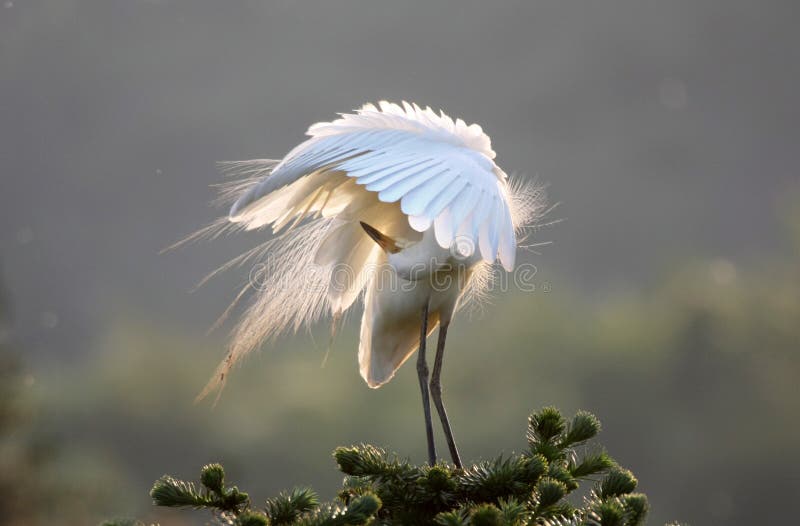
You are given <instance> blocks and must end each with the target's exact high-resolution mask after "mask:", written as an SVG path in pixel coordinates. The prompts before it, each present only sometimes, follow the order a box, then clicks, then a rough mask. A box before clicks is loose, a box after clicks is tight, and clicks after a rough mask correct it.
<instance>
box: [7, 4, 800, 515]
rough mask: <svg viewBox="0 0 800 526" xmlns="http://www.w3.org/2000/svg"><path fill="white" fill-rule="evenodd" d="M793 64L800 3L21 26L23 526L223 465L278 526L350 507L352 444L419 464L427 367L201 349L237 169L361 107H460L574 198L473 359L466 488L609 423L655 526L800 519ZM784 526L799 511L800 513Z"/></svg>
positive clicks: (303, 351)
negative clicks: (562, 433) (274, 507)
mask: <svg viewBox="0 0 800 526" xmlns="http://www.w3.org/2000/svg"><path fill="white" fill-rule="evenodd" d="M799 35H800V33H798V32H797V6H796V3H795V2H792V1H789V0H787V1H778V0H765V1H761V2H751V1H743V0H742V1H740V0H724V1H723V0H719V1H705V2H704V1H697V0H675V1H670V2H654V1H647V2H642V1H640V0H637V1H634V0H630V1H610V0H607V1H602V2H587V1H564V0H558V1H556V0H553V1H517V2H506V1H498V0H493V1H491V2H488V1H481V2H477V1H463V0H458V1H457V0H449V1H443V2H439V1H437V2H430V1H410V0H403V1H394V2H376V1H366V0H364V1H338V0H333V1H330V0H329V1H326V2H298V1H288V0H284V1H280V2H268V1H256V0H249V1H244V0H231V1H220V0H161V1H158V0H7V1H6V0H4V1H3V2H2V3H1V4H0V177H1V179H0V181H2V185H1V186H0V272H1V274H0V276H1V277H2V307H0V311H2V325H0V376H2V377H1V378H0V395H2V398H0V522H2V523H3V524H9V525H22V524H25V525H29V524H32V525H36V524H51V523H59V524H92V523H96V522H97V521H99V520H100V519H102V518H108V517H113V516H120V515H122V516H137V517H139V518H142V519H144V520H147V521H160V523H161V524H202V523H204V521H205V520H207V519H206V518H205V517H203V516H195V515H191V514H188V515H187V514H170V513H165V512H162V511H159V510H154V509H152V508H151V505H150V500H149V497H148V495H147V492H148V489H149V487H150V484H151V483H152V481H153V480H154V479H155V478H157V477H158V476H160V475H161V474H163V473H165V472H167V473H171V474H174V475H177V476H181V477H186V478H193V477H196V476H197V473H198V471H199V468H200V466H201V465H202V464H204V463H207V462H211V461H221V462H223V463H224V464H225V465H226V466H227V468H228V472H229V476H230V477H231V478H232V479H233V480H235V481H236V482H237V483H239V484H240V486H241V487H244V488H245V489H247V490H249V491H250V492H251V494H252V495H253V496H254V498H255V500H256V502H259V500H260V499H263V498H265V497H267V496H270V495H272V494H274V493H276V492H277V491H279V490H281V489H284V488H288V487H291V486H293V485H299V484H309V485H312V486H313V487H315V488H316V489H317V490H319V491H320V493H321V494H322V495H323V496H324V497H332V496H333V494H334V492H335V489H336V488H337V487H338V485H339V482H340V477H339V475H338V474H337V471H336V469H335V466H334V462H333V460H332V459H331V457H330V452H331V451H332V450H333V448H334V447H335V446H337V445H342V444H351V443H356V442H361V441H366V442H371V443H376V444H379V445H384V446H386V447H388V448H389V449H392V450H395V451H398V452H399V453H400V454H402V455H405V456H409V457H411V458H412V459H414V460H417V461H422V460H424V458H425V444H424V435H423V428H422V418H421V414H420V407H419V406H420V403H419V393H418V390H417V384H416V382H417V379H416V375H415V372H414V370H413V367H405V368H404V369H402V370H401V371H400V373H399V375H398V377H397V378H396V379H395V380H394V381H393V382H392V383H390V384H389V385H387V386H386V387H384V388H383V389H380V390H378V391H371V390H369V389H368V388H367V387H366V385H365V384H364V383H363V382H362V381H361V379H360V378H359V376H358V372H357V367H356V364H355V360H356V346H357V332H356V328H355V327H356V321H357V319H358V316H357V315H354V316H351V321H350V323H349V325H348V326H347V327H346V329H345V330H344V332H343V334H342V335H341V336H340V337H339V338H338V340H337V341H336V344H335V345H334V347H333V350H332V353H331V356H330V359H329V360H328V363H327V366H326V367H324V368H322V367H320V364H321V362H322V357H323V355H324V353H325V350H326V347H327V337H326V331H327V328H326V327H321V328H319V329H318V330H316V331H312V332H311V333H310V334H300V335H298V336H295V337H289V338H285V339H283V340H281V341H280V342H279V343H278V344H277V345H272V346H270V347H269V348H267V349H264V351H263V352H262V353H260V354H259V355H258V356H256V357H253V358H251V359H250V360H249V361H248V362H247V364H246V366H245V367H244V368H242V369H240V370H239V371H238V372H237V373H236V374H235V376H234V378H233V380H232V381H231V382H230V384H229V386H228V388H227V390H226V392H225V393H224V396H223V398H222V400H221V401H220V403H219V405H218V406H217V407H216V409H213V410H212V409H211V408H210V407H209V406H208V405H199V406H196V405H193V404H192V399H193V397H194V395H195V394H196V393H197V392H198V391H199V389H200V388H201V387H202V386H203V385H204V383H205V381H206V379H207V378H208V376H209V375H210V373H211V371H212V369H213V367H214V365H215V364H216V363H217V361H218V360H219V359H220V358H221V357H222V355H223V352H224V345H225V337H226V331H225V330H224V329H223V330H222V331H219V332H216V333H213V334H211V335H206V334H205V331H206V329H207V328H208V327H209V326H210V325H211V324H212V322H213V321H214V319H215V318H216V316H217V315H218V314H219V313H220V312H222V310H224V308H225V307H226V306H227V305H228V303H229V301H230V300H231V299H232V298H233V295H234V292H235V291H236V290H237V289H236V286H237V285H239V284H240V283H241V282H242V281H243V280H245V279H246V278H247V271H246V269H241V270H234V271H232V272H229V273H228V274H226V275H224V276H222V277H220V278H219V279H217V280H215V281H212V282H211V283H210V284H209V285H207V286H206V287H204V288H202V289H200V290H199V291H197V292H194V293H190V292H189V290H190V289H191V288H192V287H193V285H194V284H195V283H196V282H197V281H198V280H199V279H200V278H201V277H202V276H203V275H204V274H205V273H206V272H207V271H209V270H211V269H213V268H215V267H216V266H218V265H219V264H221V263H223V262H224V261H226V260H227V259H229V258H231V257H233V256H234V255H236V254H238V253H240V252H242V251H244V250H245V249H247V248H248V247H251V246H253V244H255V243H257V242H259V240H261V239H262V238H263V234H259V233H256V234H249V235H240V236H236V237H231V238H226V239H220V240H217V241H214V242H209V243H202V244H199V245H194V246H190V247H187V248H183V249H181V250H178V251H175V252H172V253H168V254H165V255H159V250H160V249H162V248H163V247H165V246H167V245H169V244H170V243H171V242H173V241H176V240H177V239H180V238H181V237H182V236H183V235H185V234H187V233H189V232H191V231H193V230H195V229H196V228H198V227H199V226H202V225H204V224H206V223H208V222H210V221H211V220H212V219H213V218H215V217H217V215H218V214H220V213H222V211H219V210H213V209H212V208H210V207H209V206H208V205H207V203H208V202H209V201H210V199H211V198H212V197H213V190H212V189H210V188H209V185H211V184H214V183H217V182H219V181H220V180H221V177H220V175H219V174H218V173H217V171H216V168H215V162H216V161H219V160H232V159H247V158H254V157H280V156H282V155H283V154H284V153H285V152H287V151H288V150H289V149H290V148H291V147H292V146H293V145H295V144H296V143H298V142H299V141H300V140H302V138H303V132H304V131H305V129H306V127H307V126H308V125H309V124H310V123H313V122H316V121H320V120H328V119H330V118H331V117H333V116H334V113H335V112H346V111H349V110H351V109H353V108H356V107H358V106H360V105H361V104H362V103H364V102H367V101H376V100H379V99H389V100H403V99H405V100H411V101H416V102H419V103H421V104H424V105H425V104H429V105H431V106H433V107H436V108H439V107H441V108H444V109H445V110H446V111H447V112H449V113H450V114H451V115H456V116H461V117H463V118H465V119H466V120H467V121H468V122H479V123H480V124H482V125H483V127H484V129H485V130H487V132H488V133H489V134H490V135H491V137H492V139H493V145H494V148H495V150H496V151H497V152H498V162H499V164H500V165H501V166H502V167H503V168H504V169H505V170H506V171H509V172H513V171H516V172H520V173H523V174H525V175H526V176H528V177H538V178H539V180H541V181H543V182H546V183H548V184H549V189H548V191H549V194H550V199H551V202H553V203H560V205H559V206H558V207H556V208H555V210H553V211H552V212H551V214H550V216H549V218H548V219H552V220H561V221H560V222H558V223H556V224H554V225H551V226H547V227H544V228H542V229H540V230H539V231H537V232H536V234H535V241H536V242H552V243H551V244H549V245H546V246H542V247H539V248H538V252H539V253H538V254H526V255H524V256H523V260H524V261H528V262H531V263H534V264H535V265H536V266H537V268H538V273H537V275H536V284H537V289H536V291H535V292H520V291H509V292H505V293H498V294H495V295H494V296H493V298H492V301H491V304H489V305H486V307H485V309H484V310H483V312H482V313H481V312H478V313H473V314H472V315H471V316H467V315H464V316H462V317H461V318H460V319H458V320H457V321H456V324H455V325H454V328H453V330H452V331H451V339H450V345H449V352H448V356H449V358H448V364H447V367H446V369H445V383H446V391H447V392H446V397H447V401H448V402H449V411H450V416H451V420H452V422H453V425H454V428H455V431H456V433H457V437H458V439H459V440H460V446H461V449H462V452H463V454H464V456H465V457H466V458H467V459H469V460H476V459H480V458H489V457H493V456H495V455H496V454H498V453H499V452H501V451H505V452H510V451H514V450H520V449H522V448H523V447H524V430H525V419H526V416H527V415H528V413H529V412H530V411H532V410H533V409H536V408H539V407H541V406H544V405H549V404H553V405H556V406H558V407H559V408H561V409H562V410H564V411H565V412H568V413H571V412H573V411H575V410H577V409H579V408H582V409H587V410H590V411H592V412H595V413H596V414H597V415H598V416H599V417H600V418H601V420H602V421H603V423H604V425H605V430H604V431H603V433H602V434H601V441H602V443H603V444H604V445H605V446H606V447H607V448H608V450H609V452H610V453H611V454H612V455H613V456H615V457H616V458H617V459H618V460H619V461H620V462H621V463H622V464H623V465H625V466H627V467H629V468H631V469H632V470H633V471H634V472H635V473H636V474H637V476H638V477H639V480H640V488H641V489H642V490H643V491H645V492H647V493H648V494H649V496H650V500H651V505H652V512H651V524H663V523H664V522H666V521H668V520H681V521H685V522H687V523H691V524H704V525H714V524H726V525H730V524H776V523H779V522H786V520H785V519H786V517H783V516H782V513H784V511H783V510H788V509H790V507H791V504H792V503H793V502H794V499H796V497H797V496H798V495H800V449H798V448H797V444H798V443H800V420H798V415H800V389H798V381H799V380H800V355H798V351H800V177H798V175H799V174H798V160H799V159H798V157H799V155H798V146H799V145H800V124H799V122H800V113H799V110H798V108H799V107H800V106H798V102H797V94H798V93H800V36H799ZM781 503H786V504H789V505H790V507H787V508H783V507H782V506H780V504H781Z"/></svg>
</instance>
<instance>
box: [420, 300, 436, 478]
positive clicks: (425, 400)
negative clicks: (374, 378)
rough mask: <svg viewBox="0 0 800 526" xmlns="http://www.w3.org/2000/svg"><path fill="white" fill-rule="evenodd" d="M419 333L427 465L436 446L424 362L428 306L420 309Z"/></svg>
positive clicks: (432, 456) (433, 460)
mask: <svg viewBox="0 0 800 526" xmlns="http://www.w3.org/2000/svg"><path fill="white" fill-rule="evenodd" d="M420 325H421V329H420V333H419V351H418V354H417V376H419V389H420V391H422V410H423V411H424V412H425V435H426V437H427V438H428V463H429V464H430V465H431V466H433V465H434V464H436V445H435V444H434V442H433V423H432V422H431V402H430V398H429V395H428V362H427V361H426V360H425V340H426V339H427V337H428V304H427V303H426V304H425V307H423V308H422V323H421V324H420Z"/></svg>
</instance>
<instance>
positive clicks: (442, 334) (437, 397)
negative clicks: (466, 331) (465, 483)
mask: <svg viewBox="0 0 800 526" xmlns="http://www.w3.org/2000/svg"><path fill="white" fill-rule="evenodd" d="M448 325H449V324H442V325H440V326H439V342H438V344H437V345H436V359H435V361H434V362H433V374H432V375H431V396H432V397H433V403H434V405H435V406H436V411H437V412H438V413H439V418H440V419H441V420H442V430H444V437H445V440H447V447H448V448H450V456H451V457H452V459H453V464H455V465H456V467H457V468H458V469H461V457H460V456H459V454H458V448H457V447H456V441H455V439H454V438H453V431H452V430H451V429H450V421H449V420H448V419H447V411H445V409H444V403H443V402H442V382H441V376H442V361H443V360H444V342H445V340H446V339H447V327H448Z"/></svg>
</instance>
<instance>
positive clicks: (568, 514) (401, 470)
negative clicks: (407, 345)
mask: <svg viewBox="0 0 800 526" xmlns="http://www.w3.org/2000/svg"><path fill="white" fill-rule="evenodd" d="M599 431H600V422H599V421H598V419H597V418H596V417H595V416H594V415H591V414H589V413H586V412H579V413H578V414H577V415H575V416H574V417H573V418H572V419H571V420H570V421H567V419H565V418H564V417H563V416H562V415H561V413H560V412H559V411H558V410H557V409H555V408H552V407H547V408H544V409H542V410H541V411H539V412H537V413H534V414H533V415H531V417H530V419H529V422H528V433H527V438H528V446H527V449H526V450H525V451H523V452H522V453H520V454H514V455H510V456H505V457H503V456H501V457H498V458H496V459H494V460H491V461H483V462H479V463H477V464H475V465H472V466H470V467H466V468H465V469H463V470H459V469H455V468H453V467H452V466H450V465H449V464H446V463H444V462H442V463H439V464H436V465H435V466H427V465H424V466H416V465H412V464H410V463H409V462H408V461H404V460H402V459H400V458H398V457H397V456H396V455H392V454H389V453H387V452H386V451H384V450H383V449H380V448H377V447H375V446H371V445H366V444H364V445H359V446H352V447H340V448H337V449H336V451H334V453H333V456H334V458H335V460H336V462H337V464H338V465H339V469H340V470H341V471H342V472H343V473H344V474H345V479H344V483H343V486H342V489H341V490H340V491H339V493H338V495H337V498H336V501H335V502H333V503H328V504H320V503H319V500H318V498H317V495H316V494H315V493H314V492H313V491H311V490H309V489H294V490H292V491H291V492H288V493H281V494H280V495H278V496H277V497H274V498H271V499H268V500H267V501H266V503H265V504H264V506H262V507H258V506H254V505H253V503H252V502H251V500H250V497H249V495H248V494H247V493H244V492H242V491H240V490H239V489H238V488H236V486H228V485H226V481H225V472H224V470H223V468H222V466H220V465H219V464H210V465H207V466H205V467H204V468H203V469H202V472H201V474H200V485H199V486H198V485H196V484H195V483H193V482H186V481H182V480H178V479H176V478H174V477H171V476H168V475H165V476H163V477H161V478H160V479H158V480H157V481H156V482H155V484H154V485H153V488H152V490H151V491H150V495H151V497H152V498H153V503H154V504H156V505H158V506H169V507H191V508H198V509H206V510H209V511H211V512H212V513H213V514H214V515H215V516H216V517H217V519H218V520H219V521H220V522H221V523H223V524H232V525H237V526H245V525H247V526H278V525H281V526H290V525H303V526H312V525H313V526H322V525H325V526H335V525H340V526H346V525H360V524H373V525H377V524H381V525H441V526H495V525H497V526H500V525H511V526H523V525H552V526H566V525H576V526H577V525H592V526H637V525H641V524H644V521H645V516H646V514H647V509H648V504H647V497H645V495H643V494H641V493H636V492H635V490H636V486H637V480H636V478H635V477H634V476H633V474H632V473H631V472H630V471H628V470H626V469H623V468H621V467H619V466H618V465H617V464H616V463H615V462H614V460H613V459H612V458H611V457H610V456H609V455H608V454H607V453H605V452H604V451H599V450H591V449H589V448H587V446H586V442H587V441H588V440H590V439H592V438H594V437H595V435H597V433H598V432H599ZM584 481H585V482H588V483H590V484H591V485H592V488H591V490H590V491H589V492H588V494H586V495H585V496H584V497H582V498H578V497H576V496H575V491H576V490H578V488H579V487H580V483H581V482H584ZM105 524H106V525H107V526H115V525H116V526H122V525H123V524H130V525H133V524H137V523H136V522H123V521H110V522H107V523H105Z"/></svg>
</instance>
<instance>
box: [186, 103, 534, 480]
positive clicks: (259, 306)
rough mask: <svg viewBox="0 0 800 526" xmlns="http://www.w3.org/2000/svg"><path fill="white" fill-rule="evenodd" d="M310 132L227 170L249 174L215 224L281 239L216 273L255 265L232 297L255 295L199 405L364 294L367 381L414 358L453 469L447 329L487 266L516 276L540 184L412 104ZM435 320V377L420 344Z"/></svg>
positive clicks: (472, 130) (462, 126)
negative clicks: (278, 153)
mask: <svg viewBox="0 0 800 526" xmlns="http://www.w3.org/2000/svg"><path fill="white" fill-rule="evenodd" d="M307 134H308V135H309V137H310V138H309V139H308V140H306V141H305V142H303V143H301V144H300V145H298V146H297V147H295V148H294V149H293V150H291V151H290V152H289V153H288V154H287V155H286V156H285V157H284V158H283V159H281V160H280V161H272V160H264V159H261V160H253V161H242V162H235V163H230V164H229V165H228V169H229V170H231V171H232V172H234V173H235V174H238V175H243V176H246V177H245V178H244V179H243V180H240V181H236V182H234V183H229V184H227V185H224V187H223V191H222V194H223V198H224V199H229V200H230V201H233V205H232V207H231V209H230V213H229V215H228V217H227V218H224V219H222V220H221V221H220V222H218V223H217V224H215V225H212V227H211V230H226V229H234V230H235V229H243V230H255V229H262V228H271V230H272V231H273V233H274V234H276V236H275V237H273V238H272V239H271V240H269V241H267V242H266V243H265V244H264V245H261V246H259V247H256V248H255V249H253V250H252V251H250V252H248V253H246V254H244V255H242V256H240V257H239V258H237V259H235V260H233V261H231V262H230V263H229V264H228V265H226V266H225V267H223V268H227V267H229V266H231V265H235V264H240V265H241V264H244V263H246V262H253V261H256V260H258V262H259V263H258V265H256V266H254V267H253V268H255V269H258V271H257V272H254V273H251V276H255V277H256V278H257V279H254V280H252V281H253V282H254V283H251V284H249V285H248V286H247V287H245V289H243V290H242V292H241V293H240V294H239V297H242V296H243V295H244V294H245V293H246V292H247V291H248V290H251V289H252V288H253V285H256V287H255V288H257V289H258V290H257V292H256V294H255V298H254V301H253V303H252V304H251V305H250V307H249V308H248V309H247V311H246V312H245V314H244V315H243V317H242V319H241V321H240V322H239V324H238V325H237V326H236V328H235V329H234V333H233V337H232V340H231V343H230V347H229V350H228V354H227V356H226V358H225V359H224V360H223V362H222V363H221V364H220V366H219V368H218V369H217V371H216V372H215V374H214V376H213V377H212V379H211V381H210V382H209V384H208V385H207V386H206V388H205V389H204V390H203V392H202V393H201V394H200V397H199V398H202V397H204V396H206V395H207V394H208V393H210V392H212V391H214V390H217V389H220V390H221V388H222V386H223V385H224V382H225V380H226V379H227V375H228V373H229V371H230V369H231V367H232V366H233V365H234V364H235V363H237V362H238V361H239V360H240V359H241V358H242V357H243V356H244V355H245V354H247V353H248V352H250V351H251V350H253V349H255V348H256V347H258V346H259V345H260V344H261V343H262V342H263V341H264V340H266V339H270V338H272V337H274V336H276V335H278V334H279V333H281V332H284V331H285V330H287V329H288V330H298V329H299V328H301V327H303V326H306V325H307V324H309V323H311V322H313V321H315V320H317V319H319V318H320V317H322V316H324V315H327V314H330V315H332V318H333V332H335V329H336V323H337V321H338V320H340V319H341V318H342V316H343V315H344V313H345V312H346V311H347V310H348V309H350V308H351V307H352V306H353V305H354V304H355V303H356V302H357V300H358V299H359V298H361V297H363V302H364V313H363V317H362V320H361V332H360V343H359V349H358V362H359V368H360V373H361V376H362V377H363V378H364V380H365V381H366V383H367V385H369V387H372V388H377V387H380V386H381V385H383V384H385V383H386V382H388V381H389V380H391V379H392V377H393V376H394V374H395V372H396V371H397V369H398V368H399V367H400V366H401V365H402V364H403V363H404V362H405V361H406V360H407V359H408V358H409V357H410V356H411V355H412V354H413V353H414V351H416V350H419V352H418V358H417V372H418V376H419V383H420V389H421V391H422V399H423V408H424V412H425V428H426V435H427V442H428V457H429V461H430V463H431V464H433V463H435V462H436V452H435V445H434V441H433V427H432V423H431V412H430V402H429V397H431V398H432V399H433V403H434V405H435V407H436V410H437V412H438V414H439V417H440V419H441V423H442V427H443V430H444V434H445V437H446V440H447V443H448V447H449V449H450V454H451V457H452V459H453V462H454V464H455V465H456V466H457V467H461V460H460V458H459V454H458V450H457V448H456V444H455V440H454V439H453V434H452V431H451V429H450V424H449V422H448V419H447V414H446V412H445V407H444V404H443V402H442V392H441V381H440V378H441V372H442V360H443V353H444V347H445V339H446V337H447V329H448V327H449V325H450V323H451V321H452V319H453V315H454V313H455V312H456V310H457V309H458V308H459V307H460V306H463V304H465V303H466V301H467V299H468V298H470V297H474V296H476V295H480V294H481V293H482V292H483V291H485V289H486V287H487V284H488V283H489V280H490V279H491V274H492V272H493V270H492V268H493V265H492V264H493V263H495V262H496V261H499V263H500V264H501V265H502V267H503V268H504V269H505V270H506V271H511V270H512V269H513V268H514V262H515V256H516V250H517V236H518V235H519V234H520V232H521V229H523V228H524V227H526V226H528V225H530V224H532V222H533V220H534V219H535V218H536V217H537V216H539V215H540V214H541V211H542V199H541V198H542V195H543V194H542V192H541V189H540V188H537V187H535V186H533V185H531V184H527V185H512V184H511V183H510V182H509V179H508V177H507V176H506V174H505V172H503V170H501V169H500V167H499V166H497V164H495V162H494V158H495V152H494V151H492V149H491V142H490V139H489V137H488V136H487V135H486V134H485V133H484V132H483V130H482V129H481V127H480V126H478V125H477V124H471V125H467V124H466V123H465V122H464V121H463V120H461V119H456V120H453V119H451V118H450V117H448V116H447V115H445V114H444V113H443V112H440V113H439V114H437V113H435V112H434V111H433V110H431V109H430V108H426V109H422V108H420V107H419V106H417V105H416V104H408V103H405V102H403V103H402V106H401V105H397V104H393V103H389V102H385V101H384V102H380V103H379V104H378V105H377V106H375V105H372V104H366V105H365V106H363V107H362V108H360V109H358V110H356V112H355V113H353V114H342V115H341V116H340V118H338V119H336V120H334V121H332V122H321V123H317V124H314V125H312V126H311V127H310V128H309V129H308V132H307ZM201 232H202V231H201ZM215 233H218V232H215ZM256 281H257V283H255V282H256ZM362 294H363V296H362ZM237 299H238V298H237ZM234 303H235V302H234ZM229 310H230V309H229ZM437 326H438V327H439V338H438V344H437V348H436V355H435V358H434V365H433V371H432V374H431V376H430V383H429V378H428V367H427V362H426V358H425V342H426V337H427V336H428V335H429V334H430V333H431V332H433V331H434V330H435V328H436V327H437ZM333 332H332V334H333Z"/></svg>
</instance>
